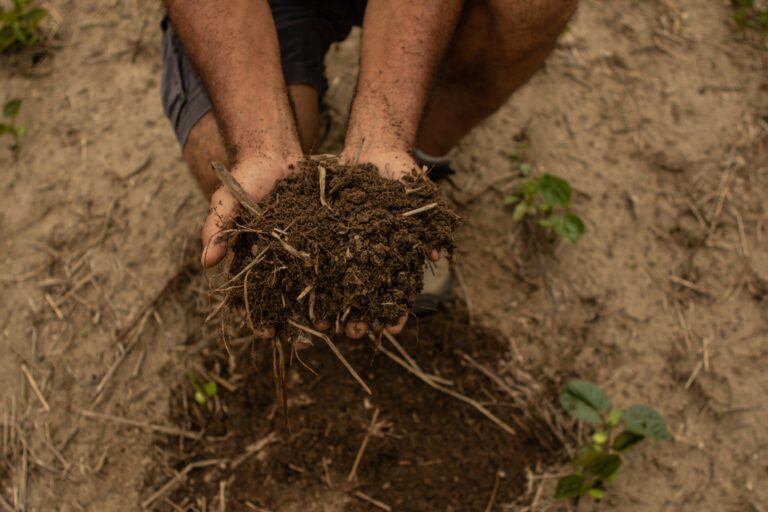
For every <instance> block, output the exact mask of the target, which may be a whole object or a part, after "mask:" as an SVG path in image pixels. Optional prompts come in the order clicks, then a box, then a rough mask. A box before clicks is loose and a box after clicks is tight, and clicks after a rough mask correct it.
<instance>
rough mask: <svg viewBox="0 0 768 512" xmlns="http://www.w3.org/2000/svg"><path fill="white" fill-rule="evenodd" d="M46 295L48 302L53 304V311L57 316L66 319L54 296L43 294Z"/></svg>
mask: <svg viewBox="0 0 768 512" xmlns="http://www.w3.org/2000/svg"><path fill="white" fill-rule="evenodd" d="M43 297H45V302H47V303H48V305H49V306H51V309H52V310H53V313H54V314H55V315H56V318H58V319H59V320H64V314H63V313H62V312H61V310H60V309H59V306H57V305H56V301H54V300H53V297H51V296H50V295H49V294H47V293H46V294H45V295H43Z"/></svg>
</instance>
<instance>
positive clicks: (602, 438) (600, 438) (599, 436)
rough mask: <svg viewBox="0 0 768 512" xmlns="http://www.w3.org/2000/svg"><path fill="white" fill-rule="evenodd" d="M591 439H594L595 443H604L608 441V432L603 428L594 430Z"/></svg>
mask: <svg viewBox="0 0 768 512" xmlns="http://www.w3.org/2000/svg"><path fill="white" fill-rule="evenodd" d="M592 441H594V442H595V444H605V443H607V442H608V433H607V432H605V431H603V430H601V431H599V432H595V433H594V434H592Z"/></svg>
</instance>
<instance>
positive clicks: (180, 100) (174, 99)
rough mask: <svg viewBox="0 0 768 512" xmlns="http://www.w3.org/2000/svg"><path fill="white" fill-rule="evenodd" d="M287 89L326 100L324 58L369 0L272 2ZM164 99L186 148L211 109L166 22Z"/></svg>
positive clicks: (358, 19) (357, 19)
mask: <svg viewBox="0 0 768 512" xmlns="http://www.w3.org/2000/svg"><path fill="white" fill-rule="evenodd" d="M269 5H270V7H271V9H272V16H273V17H274V19H275V25H276V26H277V36H278V39H279V41H280V56H281V60H282V64H283V74H284V75H285V82H286V84H288V85H294V84H306V85H310V86H312V87H314V88H315V90H316V91H317V93H318V95H319V96H320V97H321V98H322V96H323V94H324V93H325V91H326V89H327V88H328V81H327V80H326V78H325V64H324V60H325V54H326V52H327V51H328V48H330V46H331V43H334V42H337V41H343V40H344V39H345V38H346V37H347V35H349V31H350V30H352V27H353V26H355V25H361V24H362V20H363V13H364V12H365V5H366V0H269ZM161 26H162V29H163V75H162V81H161V94H162V101H163V109H164V110H165V115H166V116H167V117H168V120H169V121H170V122H171V125H172V126H173V129H174V131H175V132H176V138H177V139H178V141H179V145H181V147H182V149H183V148H184V145H185V144H186V142H187V138H188V137H189V132H190V131H192V128H193V127H194V126H195V124H196V123H197V122H198V121H199V120H200V118H202V117H203V116H204V115H205V114H207V113H208V112H210V111H211V109H212V108H213V106H212V104H211V100H210V98H209V97H208V93H207V92H206V91H205V86H204V85H203V82H202V80H201V79H200V77H199V76H198V74H197V72H196V71H195V69H194V67H193V65H192V62H191V61H190V60H189V57H187V54H186V53H185V52H184V47H183V46H182V44H181V41H179V38H178V37H176V33H175V32H174V30H173V27H172V26H171V24H170V23H169V21H168V18H167V17H166V18H164V19H163V21H162V24H161Z"/></svg>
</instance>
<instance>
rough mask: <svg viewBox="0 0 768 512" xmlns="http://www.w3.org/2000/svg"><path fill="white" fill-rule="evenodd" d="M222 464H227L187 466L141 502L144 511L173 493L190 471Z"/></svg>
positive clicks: (217, 461) (210, 462)
mask: <svg viewBox="0 0 768 512" xmlns="http://www.w3.org/2000/svg"><path fill="white" fill-rule="evenodd" d="M222 462H225V460H224V459H208V460H201V461H197V462H192V463H190V464H187V466H186V467H185V468H184V469H182V470H181V471H180V472H179V473H178V474H177V475H176V476H174V477H173V478H171V479H170V480H168V481H167V482H166V483H165V484H163V486H162V487H160V489H158V490H157V491H155V492H154V493H153V494H152V495H151V496H150V497H149V498H147V499H145V500H144V501H142V502H141V508H143V509H144V510H147V509H148V508H150V507H151V506H152V504H153V503H154V502H156V501H157V500H159V499H160V498H162V497H163V496H165V495H166V494H168V493H169V492H170V491H172V490H173V489H174V488H175V487H176V486H177V485H178V484H180V483H181V482H182V481H183V480H184V479H186V478H187V475H188V474H189V472H190V471H192V470H193V469H198V468H204V467H207V466H215V465H217V464H221V463H222Z"/></svg>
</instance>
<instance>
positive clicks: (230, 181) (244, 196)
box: [211, 162, 261, 217]
mask: <svg viewBox="0 0 768 512" xmlns="http://www.w3.org/2000/svg"><path fill="white" fill-rule="evenodd" d="M211 167H212V168H213V172H215V173H216V176H218V178H219V180H220V181H221V182H222V183H223V184H224V185H225V186H226V187H227V188H228V189H229V191H230V192H232V195H233V196H235V199H237V201H238V202H239V203H240V204H241V205H242V206H243V208H245V209H246V210H248V211H249V212H250V213H251V214H253V215H254V216H256V217H258V216H260V215H261V210H260V209H259V207H258V205H257V204H256V202H255V201H254V200H253V199H251V196H249V195H248V193H247V192H246V191H245V190H243V187H242V186H241V185H240V183H238V182H237V180H236V179H235V178H234V177H233V176H232V175H231V174H230V173H229V171H228V170H227V168H226V167H225V166H224V164H222V163H221V162H211Z"/></svg>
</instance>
